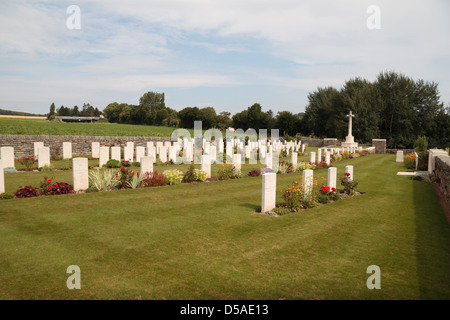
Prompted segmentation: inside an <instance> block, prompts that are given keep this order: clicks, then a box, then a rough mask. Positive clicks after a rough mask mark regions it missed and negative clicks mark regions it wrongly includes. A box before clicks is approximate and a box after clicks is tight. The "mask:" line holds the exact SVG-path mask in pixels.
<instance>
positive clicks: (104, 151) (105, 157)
mask: <svg viewBox="0 0 450 320" xmlns="http://www.w3.org/2000/svg"><path fill="white" fill-rule="evenodd" d="M108 161H109V147H100V155H99V158H98V166H99V167H100V168H101V167H103V166H104V165H105V164H106V163H107V162H108Z"/></svg>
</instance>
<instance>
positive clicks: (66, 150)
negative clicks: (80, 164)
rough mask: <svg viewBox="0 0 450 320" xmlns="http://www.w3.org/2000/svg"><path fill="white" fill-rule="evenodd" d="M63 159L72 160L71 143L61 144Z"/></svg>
mask: <svg viewBox="0 0 450 320" xmlns="http://www.w3.org/2000/svg"><path fill="white" fill-rule="evenodd" d="M63 159H72V142H63Z"/></svg>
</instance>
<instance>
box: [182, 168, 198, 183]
mask: <svg viewBox="0 0 450 320" xmlns="http://www.w3.org/2000/svg"><path fill="white" fill-rule="evenodd" d="M194 170H195V168H194V166H193V165H191V166H190V167H189V169H188V170H187V171H186V172H185V173H184V175H183V182H193V181H195V180H196V179H195V173H194Z"/></svg>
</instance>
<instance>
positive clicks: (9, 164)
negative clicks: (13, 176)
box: [0, 147, 15, 168]
mask: <svg viewBox="0 0 450 320" xmlns="http://www.w3.org/2000/svg"><path fill="white" fill-rule="evenodd" d="M0 159H2V161H3V166H4V167H5V168H15V163H14V147H1V148H0Z"/></svg>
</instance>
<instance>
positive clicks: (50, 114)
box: [47, 102, 55, 120]
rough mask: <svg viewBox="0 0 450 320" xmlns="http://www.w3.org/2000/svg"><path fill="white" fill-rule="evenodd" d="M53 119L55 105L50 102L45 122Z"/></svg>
mask: <svg viewBox="0 0 450 320" xmlns="http://www.w3.org/2000/svg"><path fill="white" fill-rule="evenodd" d="M54 118H55V103H54V102H52V104H51V105H50V112H49V113H48V115H47V120H51V119H54Z"/></svg>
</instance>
